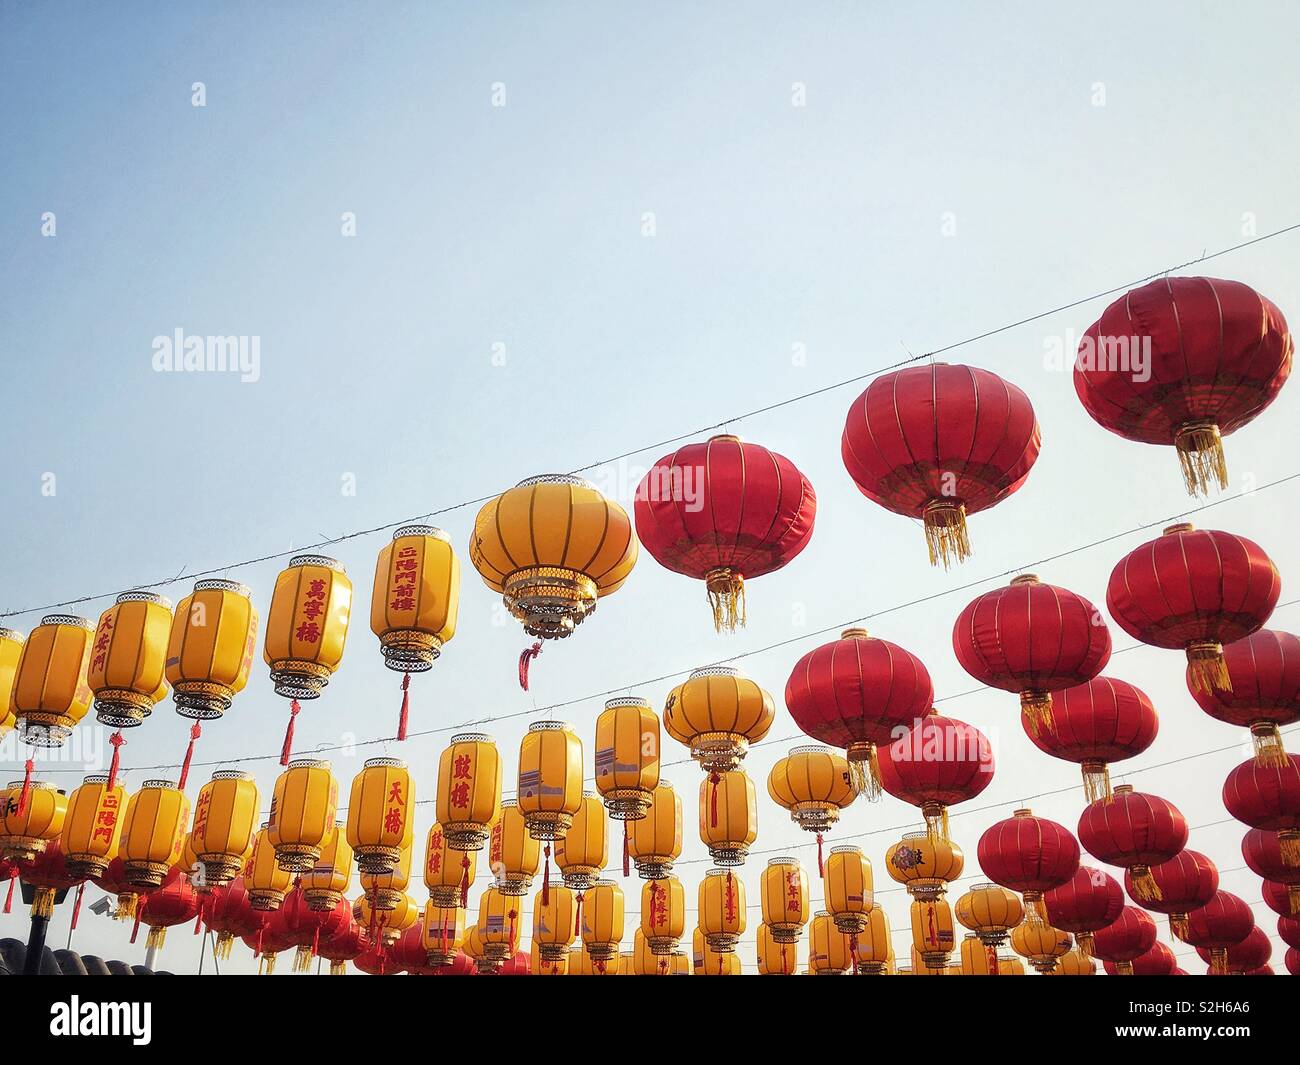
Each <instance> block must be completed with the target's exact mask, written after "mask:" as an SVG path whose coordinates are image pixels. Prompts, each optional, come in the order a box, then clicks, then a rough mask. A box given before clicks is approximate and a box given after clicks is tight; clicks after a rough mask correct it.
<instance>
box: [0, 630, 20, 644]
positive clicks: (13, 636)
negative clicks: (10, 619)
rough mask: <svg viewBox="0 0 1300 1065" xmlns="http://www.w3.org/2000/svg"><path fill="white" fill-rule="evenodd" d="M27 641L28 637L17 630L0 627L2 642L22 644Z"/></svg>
mask: <svg viewBox="0 0 1300 1065" xmlns="http://www.w3.org/2000/svg"><path fill="white" fill-rule="evenodd" d="M25 639H26V637H25V636H24V635H23V634H22V633H21V632H19V631H18V630H17V629H6V628H3V627H0V640H17V641H18V642H19V643H22V642H23V640H25Z"/></svg>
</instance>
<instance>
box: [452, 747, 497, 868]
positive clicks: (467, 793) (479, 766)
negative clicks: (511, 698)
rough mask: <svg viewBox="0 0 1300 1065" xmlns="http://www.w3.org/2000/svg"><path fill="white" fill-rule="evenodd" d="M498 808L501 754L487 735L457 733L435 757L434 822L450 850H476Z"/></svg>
mask: <svg viewBox="0 0 1300 1065" xmlns="http://www.w3.org/2000/svg"><path fill="white" fill-rule="evenodd" d="M500 809H501V755H500V753H499V752H498V751H497V746H496V743H495V742H494V741H493V739H492V737H491V736H487V735H485V734H483V733H482V732H461V733H459V734H457V735H455V736H452V738H451V743H450V745H449V746H448V747H447V749H446V750H444V751H443V752H442V756H441V757H440V758H439V759H438V803H437V817H438V823H439V824H440V825H442V831H443V834H444V835H445V836H446V837H447V843H448V846H450V847H451V849H452V850H458V851H477V850H482V849H483V844H484V843H486V842H487V838H488V833H489V832H490V831H491V825H492V823H493V822H494V821H495V820H496V819H497V814H498V812H499V811H500Z"/></svg>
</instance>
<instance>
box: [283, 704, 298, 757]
mask: <svg viewBox="0 0 1300 1065" xmlns="http://www.w3.org/2000/svg"><path fill="white" fill-rule="evenodd" d="M301 709H302V707H301V706H299V705H298V700H297V699H291V700H289V727H288V728H287V729H285V730H284V746H283V747H281V748H280V764H281V765H288V764H289V756H290V755H291V754H293V721H294V718H296V717H297V716H298V711H299V710H301Z"/></svg>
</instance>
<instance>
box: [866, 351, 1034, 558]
mask: <svg viewBox="0 0 1300 1065" xmlns="http://www.w3.org/2000/svg"><path fill="white" fill-rule="evenodd" d="M1039 442H1040V438H1039V432H1038V420H1037V418H1035V417H1034V408H1033V405H1032V404H1030V402H1029V397H1028V396H1026V395H1025V394H1024V393H1023V392H1022V391H1020V389H1018V388H1017V387H1016V386H1015V385H1013V384H1010V383H1009V382H1007V381H1004V380H1003V379H1002V378H1001V377H999V376H998V375H997V374H994V373H989V371H988V370H979V369H976V368H975V367H973V366H950V365H949V364H947V363H942V362H939V363H931V364H930V365H928V366H913V367H911V368H909V369H906V370H898V371H896V372H895V373H889V374H883V375H882V376H880V377H877V378H876V379H875V380H874V381H872V382H871V384H870V385H869V386H868V387H867V390H866V391H865V392H863V393H862V395H860V396H859V397H858V398H857V399H856V400H854V401H853V405H852V406H851V407H850V408H849V415H848V419H847V421H846V422H845V424H844V436H843V438H842V439H841V442H840V453H841V455H842V456H843V458H844V465H845V467H846V468H847V469H848V471H849V476H850V477H852V478H853V481H854V483H855V484H856V485H857V486H858V489H859V491H861V492H862V494H863V495H864V496H866V497H867V498H868V499H870V500H872V501H873V502H876V503H879V504H880V505H881V506H882V507H884V508H885V509H887V510H892V511H893V512H894V513H895V514H903V515H905V516H907V517H909V518H920V519H921V520H922V521H923V522H924V523H925V539H926V543H927V544H928V546H929V548H930V563H931V565H937V564H938V563H939V561H940V560H942V561H943V564H944V568H945V569H946V568H947V566H948V564H949V562H950V561H954V560H955V561H957V562H960V561H962V560H963V559H965V558H967V557H968V556H969V555H970V540H969V539H968V537H967V535H966V518H967V516H968V515H970V514H975V513H978V512H979V511H981V510H987V509H988V508H989V507H991V506H993V504H995V503H997V502H999V501H1000V500H1002V499H1005V498H1006V497H1007V496H1009V495H1011V493H1012V492H1014V491H1016V489H1018V488H1019V487H1020V486H1021V485H1022V484H1024V482H1025V478H1026V477H1028V476H1029V471H1030V469H1031V468H1032V467H1033V465H1034V461H1035V460H1036V459H1037V458H1038V446H1039Z"/></svg>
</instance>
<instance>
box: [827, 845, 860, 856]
mask: <svg viewBox="0 0 1300 1065" xmlns="http://www.w3.org/2000/svg"><path fill="white" fill-rule="evenodd" d="M831 853H832V854H861V853H862V848H861V847H857V846H854V845H853V844H852V843H841V844H840V845H839V846H838V847H832V848H831Z"/></svg>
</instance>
